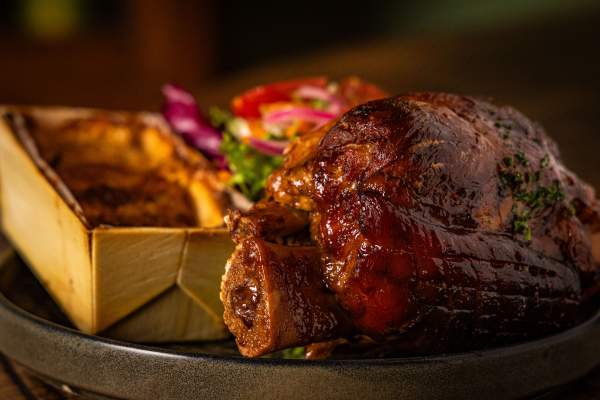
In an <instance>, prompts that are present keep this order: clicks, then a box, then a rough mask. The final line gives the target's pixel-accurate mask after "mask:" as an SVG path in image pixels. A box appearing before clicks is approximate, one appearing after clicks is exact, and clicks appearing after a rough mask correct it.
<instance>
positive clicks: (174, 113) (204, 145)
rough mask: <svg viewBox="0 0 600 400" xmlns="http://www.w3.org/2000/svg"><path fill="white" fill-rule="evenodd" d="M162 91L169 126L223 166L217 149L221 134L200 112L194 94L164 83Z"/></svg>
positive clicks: (221, 157) (163, 111) (164, 110)
mask: <svg viewBox="0 0 600 400" xmlns="http://www.w3.org/2000/svg"><path fill="white" fill-rule="evenodd" d="M162 93H163V95H164V97H165V103H164V105H163V110H162V113H163V116H164V117H165V119H166V120H167V122H168V123H169V125H170V126H171V128H173V130H174V131H175V132H177V133H178V134H179V135H181V137H182V138H183V139H184V140H185V141H186V142H188V143H189V144H190V145H192V146H194V147H196V148H197V149H199V150H200V151H202V152H203V153H204V154H205V155H206V156H207V157H209V158H211V159H214V160H215V161H217V163H218V164H219V165H220V166H223V165H224V162H225V158H224V157H223V155H222V154H221V152H220V151H219V148H220V146H221V141H222V140H223V134H222V133H221V132H220V131H219V130H218V129H216V128H215V127H213V126H212V125H211V124H210V123H209V122H208V121H207V120H206V119H205V118H204V117H203V116H202V114H200V109H199V108H198V104H197V103H196V100H195V99H194V96H193V95H192V94H191V93H189V92H187V91H185V90H184V89H182V88H180V87H178V86H175V85H172V84H167V85H164V86H163V87H162Z"/></svg>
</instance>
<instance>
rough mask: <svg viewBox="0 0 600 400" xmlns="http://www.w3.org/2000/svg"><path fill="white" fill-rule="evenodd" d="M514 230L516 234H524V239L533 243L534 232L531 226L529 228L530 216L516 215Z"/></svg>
mask: <svg viewBox="0 0 600 400" xmlns="http://www.w3.org/2000/svg"><path fill="white" fill-rule="evenodd" d="M513 230H514V231H515V233H522V234H523V239H525V240H526V241H528V242H529V241H531V239H532V236H533V235H532V232H531V226H529V214H528V213H524V214H517V215H515V219H514V220H513Z"/></svg>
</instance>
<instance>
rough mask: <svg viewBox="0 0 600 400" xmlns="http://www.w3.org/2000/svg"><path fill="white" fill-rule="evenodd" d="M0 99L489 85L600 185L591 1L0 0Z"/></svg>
mask: <svg viewBox="0 0 600 400" xmlns="http://www.w3.org/2000/svg"><path fill="white" fill-rule="evenodd" d="M0 52H1V53H2V57H1V58H0V60H1V61H0V103H26V104H62V105H77V106H96V107H106V108H119V109H151V110H157V109H158V107H159V106H160V102H161V98H160V92H159V88H160V85H161V84H162V83H164V82H167V81H175V82H179V83H180V84H182V85H183V86H185V87H187V88H189V89H190V90H192V91H193V92H194V93H195V94H196V95H197V96H198V97H199V99H200V102H201V103H202V104H204V105H206V104H210V103H213V102H216V103H221V104H223V103H226V102H227V101H228V99H229V98H230V97H231V96H232V95H234V94H235V93H236V92H238V91H240V90H242V89H243V88H246V87H248V86H252V85H254V84H257V83H261V82H265V81H270V80H274V79H282V78H289V77H293V76H298V75H308V74H320V73H324V74H327V75H329V76H332V77H339V76H343V75H347V74H358V75H360V76H362V77H364V78H366V79H369V80H372V81H374V82H376V83H378V84H380V85H382V86H383V87H385V88H387V89H388V90H389V91H390V92H402V91H408V90H446V91H455V92H462V93H471V94H477V95H483V96H491V97H494V98H496V99H497V100H498V101H499V102H503V103H510V104H513V105H515V106H516V107H518V108H520V109H521V110H522V111H524V112H525V113H526V114H528V115H530V116H532V117H533V118H535V119H537V120H539V121H541V122H542V123H543V125H544V126H546V128H547V130H548V131H549V132H550V133H551V134H552V135H553V136H554V137H556V138H557V140H558V141H559V143H560V144H561V146H562V147H563V153H564V155H565V158H567V161H568V162H570V163H572V164H575V169H577V170H578V171H579V172H580V173H581V174H582V175H583V176H584V177H585V178H587V179H589V180H592V181H594V183H595V184H596V185H598V186H600V174H598V172H600V156H599V155H598V154H597V149H598V145H600V134H599V130H600V77H599V75H600V1H598V0H528V1H522V0H455V1H450V0H420V1H394V0H382V1H372V2H369V1H364V0H363V1H356V0H347V1H343V2H328V1H325V0H321V1H316V0H304V1H302V2H285V1H284V2H267V1H264V0H254V1H232V0H226V1H217V0H196V1H184V0H153V1H150V0H3V1H0Z"/></svg>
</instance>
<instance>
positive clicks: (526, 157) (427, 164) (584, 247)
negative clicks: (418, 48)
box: [221, 93, 600, 356]
mask: <svg viewBox="0 0 600 400" xmlns="http://www.w3.org/2000/svg"><path fill="white" fill-rule="evenodd" d="M599 211H600V207H599V206H598V203H597V201H596V198H595V194H594V191H593V190H592V188H591V187H589V186H588V185H586V184H584V183H582V182H581V181H579V180H578V178H577V177H576V176H575V175H574V174H573V173H572V172H570V171H569V170H568V169H566V168H565V166H564V165H563V164H562V162H561V159H560V156H559V153H558V150H557V148H556V145H555V144H554V142H552V141H551V140H550V139H549V138H548V136H547V135H546V134H545V132H544V131H543V130H542V128H541V127H539V126H538V125H535V124H533V123H532V122H531V121H529V120H528V119H527V118H526V117H524V116H523V115H522V114H520V113H519V112H517V111H516V110H514V109H512V108H510V107H498V106H495V105H493V104H490V103H488V102H486V101H483V100H479V99H474V98H469V97H463V96H456V95H450V94H436V93H417V94H410V95H405V96H398V97H393V98H389V99H385V100H376V101H371V102H368V103H366V104H363V105H360V106H358V107H356V108H354V109H352V110H351V111H349V112H348V113H346V114H345V115H343V116H342V117H341V118H340V119H339V120H338V121H336V122H334V123H332V124H331V125H329V126H326V127H323V128H322V129H320V130H318V131H315V132H313V133H311V134H308V135H306V136H304V137H302V138H300V139H299V140H297V141H296V142H295V143H294V144H293V145H292V147H291V149H290V150H289V152H288V154H287V156H286V161H285V164H284V166H283V167H282V168H281V169H280V170H279V171H277V172H276V173H275V174H274V175H273V176H271V178H270V180H269V183H268V187H267V196H266V198H265V199H264V200H263V201H261V202H260V203H259V204H257V205H256V206H255V208H254V209H253V210H252V211H251V212H250V213H248V214H246V215H244V214H241V213H239V212H236V213H233V214H231V215H230V216H229V218H228V225H229V227H230V230H231V231H232V235H233V238H234V240H235V242H236V243H237V248H236V250H235V252H234V254H233V255H232V257H231V259H230V260H229V262H228V266H227V271H226V274H225V275H224V277H223V283H222V291H221V298H222V301H223V303H224V305H225V314H224V317H225V322H226V324H227V325H228V327H229V328H230V330H231V331H232V333H233V334H234V335H235V336H236V340H237V343H238V347H239V349H240V351H241V353H242V354H244V355H246V356H259V355H262V354H265V353H268V352H272V351H275V350H279V349H282V348H285V347H290V346H298V345H306V344H310V343H314V342H324V341H331V340H335V339H339V338H350V337H352V336H357V335H360V336H361V337H368V340H369V341H370V342H372V343H374V344H379V345H382V346H385V348H386V349H387V350H388V351H389V350H390V349H392V351H393V350H394V349H395V350H398V351H403V352H406V351H408V352H412V353H421V354H423V353H437V352H449V351H461V350H468V349H476V348H484V347H489V346H495V345H502V344H507V343H513V342H516V341H520V340H525V339H529V338H535V337H540V336H543V335H547V334H551V333H554V332H558V331H560V330H562V329H565V328H568V327H570V326H572V325H573V324H575V323H576V322H577V321H578V318H579V317H580V310H581V306H582V303H583V302H585V301H587V299H588V298H589V297H591V296H592V294H593V293H594V292H595V291H596V290H597V288H598V276H599V272H598V271H599V269H598V264H597V262H596V260H595V259H594V257H593V255H592V246H591V240H592V239H591V238H592V234H593V233H594V232H596V231H598V230H599V229H600V213H599Z"/></svg>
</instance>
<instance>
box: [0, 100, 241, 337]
mask: <svg viewBox="0 0 600 400" xmlns="http://www.w3.org/2000/svg"><path fill="white" fill-rule="evenodd" d="M0 116H1V117H0V188H1V191H0V194H1V201H0V204H1V205H2V210H1V212H2V214H1V221H2V227H3V230H4V232H5V233H6V234H7V236H8V237H9V238H10V240H11V241H12V242H13V244H14V245H15V247H16V248H17V249H18V251H19V253H20V254H21V255H22V256H23V258H24V259H25V260H26V261H27V262H28V263H29V265H30V266H31V268H32V270H33V271H34V272H35V274H36V275H37V276H38V278H39V279H40V281H41V282H42V283H43V284H44V285H45V287H46V289H47V290H48V292H49V293H50V294H51V295H52V296H53V298H54V299H55V300H56V301H57V303H58V304H59V305H60V306H61V307H62V309H63V310H64V311H65V313H66V314H67V315H68V316H69V318H70V319H71V320H72V321H73V323H74V324H75V325H76V326H77V327H78V328H79V329H81V330H82V331H84V332H88V333H98V332H102V333H103V334H105V335H107V336H111V337H117V338H122V339H128V340H137V341H145V342H152V341H178V340H202V339H218V338H222V337H225V336H226V335H227V332H226V329H225V327H224V325H223V323H222V320H221V317H222V306H221V304H220V302H219V300H218V299H219V296H218V291H219V282H220V276H221V274H222V272H223V268H224V265H225V261H226V259H227V257H228V256H229V254H230V253H231V250H232V247H233V245H232V243H231V241H230V239H229V235H228V233H227V232H226V231H225V229H223V228H222V223H223V213H224V210H225V209H226V208H227V207H229V206H230V204H229V195H228V193H227V191H226V189H225V188H224V186H223V185H222V183H221V182H220V181H219V179H218V177H217V175H216V172H215V171H214V170H213V168H212V167H211V165H210V163H209V162H208V161H207V160H205V159H204V158H203V157H202V156H201V155H200V154H199V153H197V152H196V151H195V150H193V149H190V148H189V147H187V146H186V145H185V144H184V143H183V142H182V141H181V140H180V139H179V138H178V137H176V136H175V135H173V134H172V132H171V131H170V130H169V128H168V127H167V126H166V125H165V123H164V122H163V120H162V118H160V117H159V116H157V115H152V114H144V113H122V112H119V113H118V112H105V111H99V110H85V109H65V108H23V107H4V108H2V109H1V110H0Z"/></svg>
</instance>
